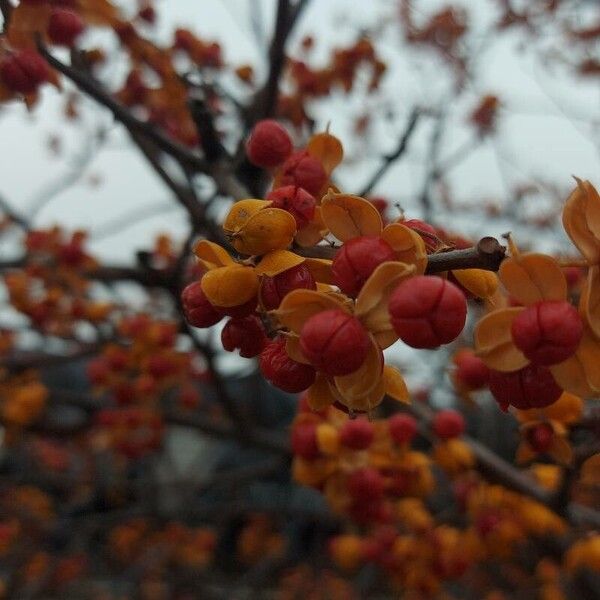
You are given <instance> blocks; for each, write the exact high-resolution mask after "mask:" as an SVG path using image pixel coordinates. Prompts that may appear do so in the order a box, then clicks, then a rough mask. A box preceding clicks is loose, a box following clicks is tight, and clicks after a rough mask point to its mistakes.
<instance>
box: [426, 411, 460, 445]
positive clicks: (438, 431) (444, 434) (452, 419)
mask: <svg viewBox="0 0 600 600" xmlns="http://www.w3.org/2000/svg"><path fill="white" fill-rule="evenodd" d="M431 428H432V429H433V432H434V433H435V435H437V436H438V437H439V438H441V439H442V440H449V439H451V438H455V437H458V436H459V435H462V434H463V433H464V431H465V420H464V418H463V416H462V415H461V414H460V413H459V412H456V411H455V410H440V411H439V412H438V413H436V415H435V416H434V417H433V421H432V422H431Z"/></svg>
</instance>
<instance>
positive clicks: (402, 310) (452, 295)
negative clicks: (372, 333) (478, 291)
mask: <svg viewBox="0 0 600 600" xmlns="http://www.w3.org/2000/svg"><path fill="white" fill-rule="evenodd" d="M389 311H390V317H391V322H392V325H393V327H394V329H395V331H396V333H397V334H398V336H399V337H400V339H401V340H402V341H403V342H404V343H405V344H408V345H409V346H412V347H413V348H437V347H438V346H440V345H441V344H448V343H450V342H451V341H452V340H454V339H455V338H456V337H458V335H459V334H460V332H461V331H462V330H463V327H464V326H465V320H466V318H467V301H466V299H465V295H464V294H463V293H462V292H461V291H460V290H459V289H458V287H456V286H455V285H454V284H453V283H450V282H449V281H446V280H444V279H441V278H440V277H430V276H427V275H418V276H417V277H411V278H410V279H407V280H406V281H403V282H402V283H401V284H400V285H399V286H398V287H397V288H396V289H395V290H394V292H393V293H392V296H391V298H390V303H389Z"/></svg>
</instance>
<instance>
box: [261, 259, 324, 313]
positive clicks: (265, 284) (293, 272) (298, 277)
mask: <svg viewBox="0 0 600 600" xmlns="http://www.w3.org/2000/svg"><path fill="white" fill-rule="evenodd" d="M301 288H303V289H307V290H316V289H317V284H316V282H315V280H314V279H313V276H312V275H311V273H310V271H309V270H308V267H307V266H306V265H304V264H299V265H296V266H295V267H292V268H291V269H287V271H283V272H282V273H279V274H278V275H275V276H274V277H269V276H267V275H264V276H263V278H262V280H261V283H260V299H261V302H262V305H263V306H264V307H265V309H267V310H274V309H276V308H277V307H278V306H279V305H280V304H281V301H282V300H283V299H284V298H285V297H286V296H287V294H289V293H290V292H291V291H292V290H297V289H301Z"/></svg>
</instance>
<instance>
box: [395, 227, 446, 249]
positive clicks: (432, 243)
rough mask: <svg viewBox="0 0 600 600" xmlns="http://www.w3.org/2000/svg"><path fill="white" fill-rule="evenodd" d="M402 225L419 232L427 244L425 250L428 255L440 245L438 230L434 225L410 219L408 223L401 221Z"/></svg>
mask: <svg viewBox="0 0 600 600" xmlns="http://www.w3.org/2000/svg"><path fill="white" fill-rule="evenodd" d="M401 223H402V225H404V226H405V227H408V228H410V229H412V230H413V231H415V232H417V233H418V234H419V235H420V236H421V237H422V238H423V241H424V242H425V248H427V254H430V253H431V252H434V251H435V249H436V248H437V247H438V245H439V243H440V239H439V237H438V235H437V230H436V228H435V227H434V226H433V225H430V224H429V223H426V222H425V221H421V220H420V219H408V220H407V221H401Z"/></svg>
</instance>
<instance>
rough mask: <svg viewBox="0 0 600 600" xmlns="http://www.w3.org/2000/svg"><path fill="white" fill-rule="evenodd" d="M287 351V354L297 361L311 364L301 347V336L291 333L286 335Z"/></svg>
mask: <svg viewBox="0 0 600 600" xmlns="http://www.w3.org/2000/svg"><path fill="white" fill-rule="evenodd" d="M285 351H286V352H287V355H288V356H289V357H290V358H291V359H292V360H295V361H296V362H299V363H303V364H305V365H310V361H309V360H308V359H307V358H306V356H304V354H303V352H302V349H301V348H300V338H299V337H298V336H297V335H295V334H293V333H292V334H289V335H286V337H285Z"/></svg>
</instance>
